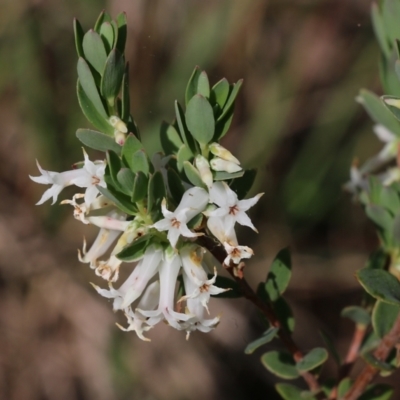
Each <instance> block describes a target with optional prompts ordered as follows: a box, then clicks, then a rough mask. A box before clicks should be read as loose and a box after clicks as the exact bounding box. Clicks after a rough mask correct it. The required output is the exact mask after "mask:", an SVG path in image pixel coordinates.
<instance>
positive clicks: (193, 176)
mask: <svg viewBox="0 0 400 400" xmlns="http://www.w3.org/2000/svg"><path fill="white" fill-rule="evenodd" d="M183 169H184V171H185V174H186V176H187V178H188V180H189V182H190V183H191V184H192V185H193V186H198V187H202V188H204V189H206V185H205V184H204V182H203V181H202V180H201V176H200V173H199V171H198V170H197V169H196V168H195V167H194V166H193V165H192V164H191V163H190V162H189V161H184V162H183Z"/></svg>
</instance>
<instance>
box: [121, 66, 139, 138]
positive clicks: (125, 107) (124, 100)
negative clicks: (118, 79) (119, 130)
mask: <svg viewBox="0 0 400 400" xmlns="http://www.w3.org/2000/svg"><path fill="white" fill-rule="evenodd" d="M129 113H130V99H129V64H128V63H127V64H126V65H125V72H124V76H123V78H122V93H121V119H122V120H123V121H127V120H128V119H129V115H130V114H129ZM128 128H129V127H128ZM131 131H132V130H131ZM136 132H137V130H133V133H136Z"/></svg>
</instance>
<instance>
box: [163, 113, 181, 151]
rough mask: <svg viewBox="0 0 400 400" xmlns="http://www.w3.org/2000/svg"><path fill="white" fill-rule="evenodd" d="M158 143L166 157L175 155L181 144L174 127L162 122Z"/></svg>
mask: <svg viewBox="0 0 400 400" xmlns="http://www.w3.org/2000/svg"><path fill="white" fill-rule="evenodd" d="M160 141H161V146H162V148H163V150H164V153H165V154H166V155H169V154H176V153H177V152H178V150H179V148H180V147H181V146H182V144H183V142H182V140H181V137H180V136H179V133H178V132H177V130H176V129H175V128H174V126H173V125H170V124H168V123H167V122H164V121H163V122H162V124H161V128H160Z"/></svg>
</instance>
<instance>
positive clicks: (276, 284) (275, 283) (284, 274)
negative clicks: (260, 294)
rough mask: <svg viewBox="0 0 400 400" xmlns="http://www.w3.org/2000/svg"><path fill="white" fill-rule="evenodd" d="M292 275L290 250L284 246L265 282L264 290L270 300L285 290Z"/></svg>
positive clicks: (273, 299) (274, 299)
mask: <svg viewBox="0 0 400 400" xmlns="http://www.w3.org/2000/svg"><path fill="white" fill-rule="evenodd" d="M291 276H292V265H291V259H290V251H289V249H287V248H285V249H283V250H281V251H280V252H279V253H278V254H277V256H276V257H275V259H274V261H273V262H272V265H271V268H270V270H269V272H268V276H267V280H266V282H265V290H266V291H267V293H268V296H269V298H270V300H271V301H276V300H277V299H278V298H279V297H280V296H281V295H282V294H283V293H284V291H285V290H286V288H287V287H288V285H289V282H290V278H291Z"/></svg>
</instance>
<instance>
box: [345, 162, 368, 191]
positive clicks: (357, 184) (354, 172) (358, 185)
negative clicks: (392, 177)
mask: <svg viewBox="0 0 400 400" xmlns="http://www.w3.org/2000/svg"><path fill="white" fill-rule="evenodd" d="M343 188H344V189H345V190H347V191H348V192H350V193H353V194H356V193H357V192H358V191H359V190H368V188H369V184H368V180H367V178H365V177H364V176H363V175H362V173H361V172H360V170H359V169H358V168H357V165H356V163H353V165H352V166H351V168H350V181H349V182H347V183H346V184H345V185H344V186H343Z"/></svg>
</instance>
